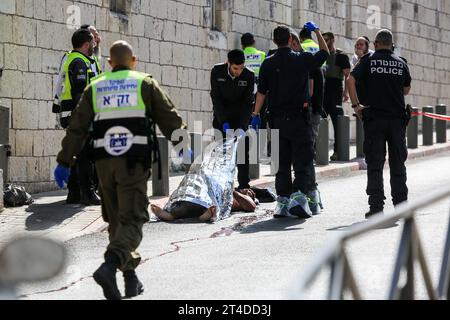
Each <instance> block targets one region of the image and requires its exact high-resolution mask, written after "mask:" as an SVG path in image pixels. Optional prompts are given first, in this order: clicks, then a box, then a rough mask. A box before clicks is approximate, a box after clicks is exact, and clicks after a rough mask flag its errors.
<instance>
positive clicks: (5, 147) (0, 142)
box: [0, 106, 11, 193]
mask: <svg viewBox="0 0 450 320" xmlns="http://www.w3.org/2000/svg"><path fill="white" fill-rule="evenodd" d="M10 155H11V146H10V145H9V108H6V107H2V106H0V169H2V170H3V181H4V182H5V183H6V182H8V157H9V156H10ZM2 193H3V191H2Z"/></svg>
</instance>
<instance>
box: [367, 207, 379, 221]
mask: <svg viewBox="0 0 450 320" xmlns="http://www.w3.org/2000/svg"><path fill="white" fill-rule="evenodd" d="M382 214H383V209H381V210H370V211H369V212H367V213H366V219H370V218H372V217H374V216H378V215H382Z"/></svg>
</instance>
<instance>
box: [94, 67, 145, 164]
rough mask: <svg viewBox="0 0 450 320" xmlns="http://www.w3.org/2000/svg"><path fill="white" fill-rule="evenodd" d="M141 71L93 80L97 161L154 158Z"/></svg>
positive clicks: (125, 71)
mask: <svg viewBox="0 0 450 320" xmlns="http://www.w3.org/2000/svg"><path fill="white" fill-rule="evenodd" d="M147 77H149V75H148V74H144V73H141V72H137V71H131V70H122V71H116V72H106V73H103V74H102V75H100V76H98V77H96V78H94V79H93V80H92V84H91V88H92V106H93V110H94V114H95V116H94V123H93V139H94V157H95V158H96V159H101V158H108V157H134V158H139V159H143V160H148V158H150V156H151V155H150V148H149V135H150V133H151V132H150V120H149V119H148V118H147V115H146V105H145V103H144V101H143V99H142V94H141V87H142V82H143V81H144V79H145V78H147Z"/></svg>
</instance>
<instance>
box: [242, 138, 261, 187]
mask: <svg viewBox="0 0 450 320" xmlns="http://www.w3.org/2000/svg"><path fill="white" fill-rule="evenodd" d="M250 140H252V139H250ZM242 142H244V141H242ZM255 142H256V144H257V145H256V152H257V156H256V157H257V159H256V160H257V161H256V164H255V163H253V164H250V165H249V174H250V179H251V180H254V179H259V177H260V166H259V161H260V156H259V155H260V154H259V149H260V148H259V142H260V139H259V132H258V133H257V134H256V141H253V142H252V141H250V143H249V144H250V146H249V148H250V152H251V150H253V148H252V146H251V143H255ZM250 159H251V156H250ZM251 162H252V161H250V163H251Z"/></svg>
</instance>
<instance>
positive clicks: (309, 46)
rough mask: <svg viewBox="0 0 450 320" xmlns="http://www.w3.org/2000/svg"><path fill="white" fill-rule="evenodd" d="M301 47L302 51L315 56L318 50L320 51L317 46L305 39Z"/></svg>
mask: <svg viewBox="0 0 450 320" xmlns="http://www.w3.org/2000/svg"><path fill="white" fill-rule="evenodd" d="M301 46H302V48H303V51H305V52H309V53H312V54H315V53H317V52H319V50H320V48H319V45H318V44H317V43H315V42H314V41H313V40H311V39H306V40H305V41H303V42H302V44H301Z"/></svg>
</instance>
